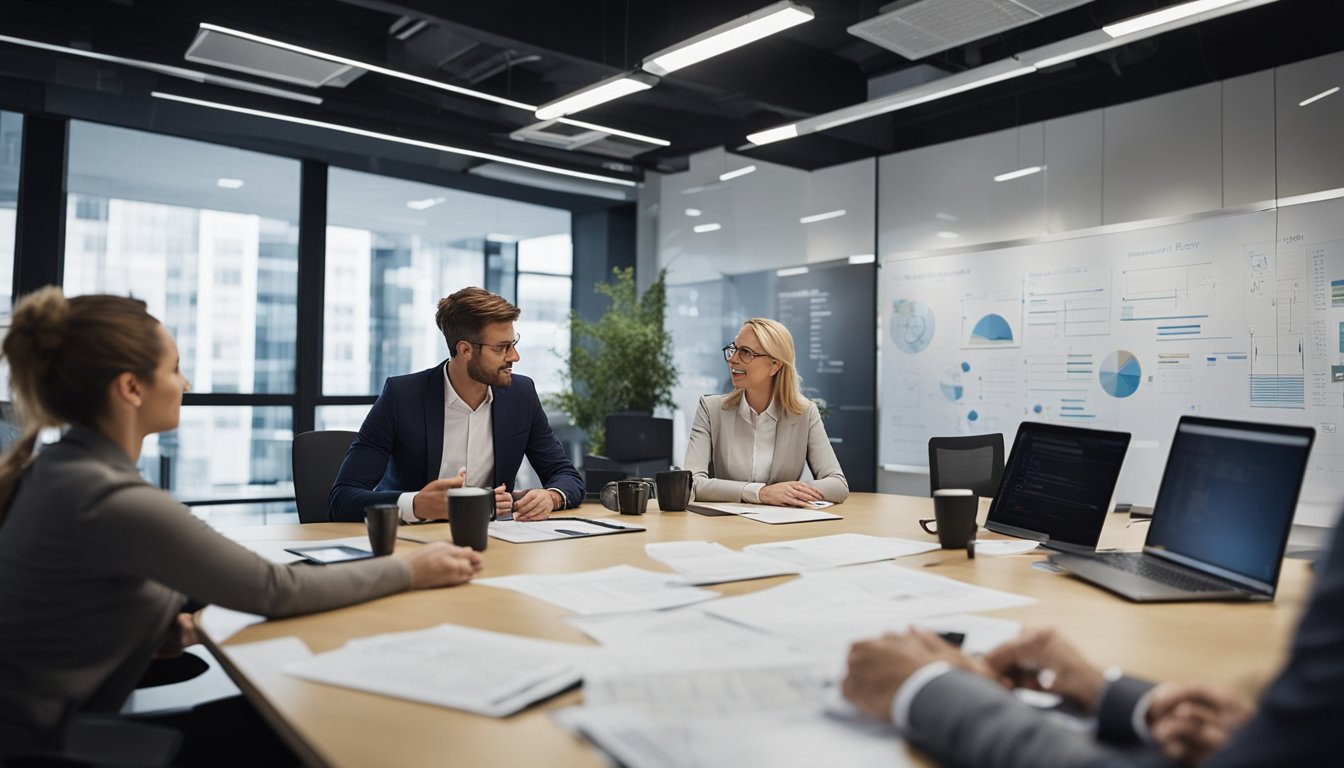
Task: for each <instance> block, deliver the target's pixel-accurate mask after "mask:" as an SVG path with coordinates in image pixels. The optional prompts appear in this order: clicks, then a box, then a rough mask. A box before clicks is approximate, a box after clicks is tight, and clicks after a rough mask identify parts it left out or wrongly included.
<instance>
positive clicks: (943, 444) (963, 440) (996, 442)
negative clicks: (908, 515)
mask: <svg viewBox="0 0 1344 768" xmlns="http://www.w3.org/2000/svg"><path fill="white" fill-rule="evenodd" d="M1002 479H1003V433H1001V432H995V433H993V434H990V435H966V436H962V437H931V438H929V493H930V494H932V493H933V492H934V491H936V490H939V489H941V488H970V489H971V490H973V491H975V493H976V495H978V496H993V495H994V494H996V493H998V492H999V481H1000V480H1002Z"/></svg>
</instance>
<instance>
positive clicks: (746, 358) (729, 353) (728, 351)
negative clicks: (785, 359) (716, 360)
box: [723, 344, 774, 363]
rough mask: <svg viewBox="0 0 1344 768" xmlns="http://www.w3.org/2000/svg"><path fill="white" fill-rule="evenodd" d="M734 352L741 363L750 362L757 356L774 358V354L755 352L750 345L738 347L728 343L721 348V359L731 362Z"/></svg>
mask: <svg viewBox="0 0 1344 768" xmlns="http://www.w3.org/2000/svg"><path fill="white" fill-rule="evenodd" d="M734 354H736V355H737V359H738V360H741V361H742V362H743V363H750V362H751V361H752V360H755V359H756V358H758V357H769V358H772V359H773V358H774V355H767V354H765V353H764V352H757V351H756V350H754V349H752V348H751V347H739V346H737V345H736V344H729V345H728V346H726V347H724V348H723V359H724V360H725V361H727V362H732V360H733V355H734Z"/></svg>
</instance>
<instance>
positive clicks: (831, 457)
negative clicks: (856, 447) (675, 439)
mask: <svg viewBox="0 0 1344 768" xmlns="http://www.w3.org/2000/svg"><path fill="white" fill-rule="evenodd" d="M724 398H725V396H724V395H705V396H704V397H702V398H700V406H699V408H698V410H696V412H695V421H694V423H692V424H691V441H690V444H689V445H688V446H686V462H685V463H684V464H683V466H684V467H685V468H686V469H689V470H691V473H692V477H693V491H694V494H695V498H696V499H697V500H699V501H741V500H742V489H743V487H745V486H746V485H747V483H748V481H747V480H746V479H745V478H743V477H740V476H739V477H734V476H733V474H732V470H731V468H732V467H735V466H741V465H742V464H743V458H742V457H743V456H745V457H746V458H745V464H746V466H748V467H750V466H751V441H752V433H751V431H750V430H747V429H738V425H739V423H740V420H739V419H738V418H737V407H736V406H730V407H725V406H724V402H723V401H724ZM804 462H806V463H807V466H808V467H811V469H812V476H813V477H815V478H816V479H815V480H811V481H809V482H808V485H812V486H815V487H816V488H817V489H818V490H820V491H821V494H822V496H824V497H825V499H826V500H827V501H831V502H835V503H836V504H839V503H840V502H842V501H844V500H845V499H847V498H849V481H848V480H846V479H845V473H844V472H843V471H841V469H840V462H839V461H837V460H836V458H835V450H834V449H833V448H831V441H830V440H829V439H828V438H827V437H826V427H824V426H822V423H821V414H820V413H818V412H817V405H816V403H811V402H809V403H808V404H807V410H806V411H804V412H803V414H802V415H800V416H795V415H793V414H791V413H781V415H780V417H779V424H778V426H777V427H776V429H775V453H774V460H773V461H772V462H771V463H770V479H769V480H768V481H767V483H766V484H767V485H769V484H772V483H782V482H784V481H786V480H797V479H799V478H801V477H802V476H803V463H804ZM748 471H750V470H748Z"/></svg>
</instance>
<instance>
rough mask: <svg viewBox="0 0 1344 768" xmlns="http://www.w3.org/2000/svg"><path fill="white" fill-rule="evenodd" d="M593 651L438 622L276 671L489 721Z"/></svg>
mask: <svg viewBox="0 0 1344 768" xmlns="http://www.w3.org/2000/svg"><path fill="white" fill-rule="evenodd" d="M592 653H593V650H592V649H590V648H586V647H583V646H577V645H566V644H564V643H554V642H549V641H546V640H534V639H531V638H524V637H517V636H515V635H506V634H501V633H499V632H487V631H485V630H480V629H471V628H468V627H459V626H455V625H452V624H443V625H441V626H438V627H434V628H432V629H424V630H417V631H414V632H396V633H391V634H385V635H375V636H372V637H362V638H357V639H355V640H351V641H350V642H348V643H346V644H345V645H344V646H342V647H340V648H338V649H337V650H334V651H330V652H328V653H320V654H317V655H316V656H312V657H310V658H307V659H304V660H302V661H294V662H290V663H288V664H286V665H285V666H284V671H285V672H287V673H289V674H291V675H294V676H296V677H302V678H304V679H307V680H313V681H315V682H319V683H327V684H330V685H339V686H343V687H346V688H354V689H357V690H361V691H368V692H370V693H379V694H383V695H385V696H395V697H397V698H402V699H410V700H412V701H420V702H424V703H426V704H437V705H438V706H441V707H452V708H454V709H463V710H466V711H468V712H475V713H477V714H481V715H489V716H491V717H504V716H505V715H510V714H513V713H514V712H517V711H518V710H520V709H522V708H523V707H525V706H527V705H528V704H531V703H532V702H534V701H538V700H540V699H544V698H546V697H547V696H551V695H553V694H555V693H559V692H560V691H563V690H564V689H566V688H568V687H570V686H572V685H575V684H577V683H578V682H579V680H580V678H582V676H583V673H582V668H583V663H584V661H585V660H587V658H588V657H589V655H590V654H592Z"/></svg>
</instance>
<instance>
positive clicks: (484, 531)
mask: <svg viewBox="0 0 1344 768" xmlns="http://www.w3.org/2000/svg"><path fill="white" fill-rule="evenodd" d="M494 516H495V492H494V491H492V490H490V489H489V488H449V489H448V527H449V529H450V530H451V531H452V533H453V543H454V544H456V545H457V546H459V547H470V548H472V549H474V550H476V551H477V552H483V551H485V544H486V542H487V541H489V539H490V519H491V518H492V517H494Z"/></svg>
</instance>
